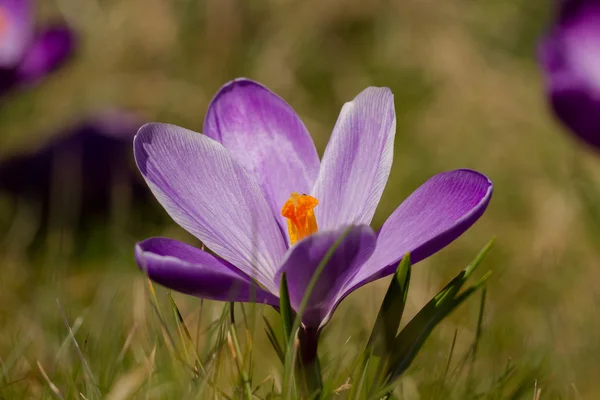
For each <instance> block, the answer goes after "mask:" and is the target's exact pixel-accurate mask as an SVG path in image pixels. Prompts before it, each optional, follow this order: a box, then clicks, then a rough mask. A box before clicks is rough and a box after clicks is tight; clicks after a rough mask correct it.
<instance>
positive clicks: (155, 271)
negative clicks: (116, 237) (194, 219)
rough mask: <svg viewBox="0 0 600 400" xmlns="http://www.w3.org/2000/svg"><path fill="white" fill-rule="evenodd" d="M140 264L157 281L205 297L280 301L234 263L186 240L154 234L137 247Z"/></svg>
mask: <svg viewBox="0 0 600 400" xmlns="http://www.w3.org/2000/svg"><path fill="white" fill-rule="evenodd" d="M135 257H136V260H137V263H138V265H139V267H140V268H141V269H142V270H144V271H145V272H146V273H147V274H148V276H149V277H150V278H151V279H152V280H153V281H154V282H157V283H159V284H161V285H163V286H166V287H168V288H170V289H173V290H177V291H178V292H182V293H186V294H190V295H192V296H197V297H201V298H204V299H211V300H221V301H252V302H257V303H269V304H272V305H277V304H278V299H277V297H276V296H273V295H272V294H271V293H269V292H267V291H265V290H263V289H262V288H261V287H260V286H258V285H257V284H255V283H254V282H252V280H251V279H250V278H249V277H248V276H247V275H245V274H244V273H243V272H241V271H239V270H237V269H236V268H235V267H234V266H233V265H231V264H229V263H228V262H226V261H223V260H220V259H218V258H216V257H214V256H213V255H211V254H209V253H207V252H205V251H202V250H200V249H197V248H195V247H193V246H190V245H188V244H186V243H182V242H179V241H177V240H172V239H167V238H151V239H147V240H145V241H143V242H141V243H138V244H137V245H136V247H135Z"/></svg>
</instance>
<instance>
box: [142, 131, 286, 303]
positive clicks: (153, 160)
mask: <svg viewBox="0 0 600 400" xmlns="http://www.w3.org/2000/svg"><path fill="white" fill-rule="evenodd" d="M134 154H135V159H136V162H137V165H138V168H139V169H140V171H141V172H142V175H143V176H144V179H145V180H146V183H147V184H148V186H149V187H150V189H151V190H152V192H153V193H154V196H155V197H156V198H157V199H158V201H159V202H160V203H161V205H162V206H163V207H164V208H165V210H166V211H167V213H169V215H170V216H171V218H173V220H175V222H177V223H178V224H179V225H181V226H182V227H183V228H184V229H186V230H187V231H188V232H190V233H191V234H193V235H194V236H196V237H197V238H198V239H200V240H201V241H202V242H203V243H204V244H205V245H206V246H208V247H209V248H210V249H211V250H212V251H214V252H215V253H217V254H218V255H219V256H221V257H222V258H223V259H225V260H227V261H228V262H230V263H231V264H233V265H235V266H236V267H238V268H239V269H240V270H242V271H243V272H244V273H246V274H247V275H249V276H252V277H254V278H256V279H258V280H259V281H260V282H261V283H262V284H263V285H265V286H266V287H267V289H269V290H272V291H273V290H277V285H276V284H275V283H274V280H273V278H274V276H275V272H276V270H277V268H278V266H279V265H280V263H281V260H282V259H283V256H284V253H285V249H286V245H285V242H284V239H283V236H282V235H281V231H280V230H279V227H278V225H277V223H276V220H275V218H274V217H273V213H272V212H271V209H270V208H269V205H268V204H267V202H266V201H265V199H264V197H263V195H262V192H261V191H260V188H259V187H258V185H257V184H256V182H255V181H254V180H253V179H252V177H250V176H249V175H248V174H247V173H246V171H245V170H244V168H243V167H242V166H241V165H240V164H239V163H238V162H237V161H236V160H235V159H234V158H233V156H232V155H231V154H230V153H229V152H228V151H227V150H226V149H225V148H224V147H223V146H222V145H221V144H220V143H218V142H216V141H214V140H212V139H210V138H209V137H207V136H205V135H201V134H199V133H196V132H193V131H190V130H187V129H183V128H180V127H177V126H174V125H169V124H147V125H144V126H143V127H141V128H140V130H139V132H138V133H137V135H136V137H135V140H134Z"/></svg>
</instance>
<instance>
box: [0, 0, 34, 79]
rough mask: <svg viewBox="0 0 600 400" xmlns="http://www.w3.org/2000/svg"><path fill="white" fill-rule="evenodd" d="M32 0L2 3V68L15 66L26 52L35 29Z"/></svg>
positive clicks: (0, 55) (0, 22)
mask: <svg viewBox="0 0 600 400" xmlns="http://www.w3.org/2000/svg"><path fill="white" fill-rule="evenodd" d="M31 8H32V6H31V1H30V0H3V1H2V2H1V3H0V68H12V67H14V66H15V65H16V64H17V63H18V62H19V61H20V60H21V58H22V57H23V54H25V50H26V48H27V46H28V44H29V41H30V39H31V35H32V33H33V32H32V29H33V16H32V9H31Z"/></svg>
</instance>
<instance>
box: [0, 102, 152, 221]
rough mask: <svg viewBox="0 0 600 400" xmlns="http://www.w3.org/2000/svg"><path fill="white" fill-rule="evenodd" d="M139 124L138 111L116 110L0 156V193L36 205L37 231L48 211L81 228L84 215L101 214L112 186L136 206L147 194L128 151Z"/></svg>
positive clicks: (109, 199)
mask: <svg viewBox="0 0 600 400" xmlns="http://www.w3.org/2000/svg"><path fill="white" fill-rule="evenodd" d="M141 125H142V123H141V119H140V118H139V116H137V115H135V114H132V113H130V112H126V111H121V110H116V109H108V110H103V111H100V112H96V113H94V114H93V115H90V116H88V117H87V118H85V119H82V120H80V121H77V122H76V123H73V124H72V125H71V126H69V127H67V128H65V129H63V131H62V133H61V134H59V135H56V138H54V139H52V140H50V141H49V142H47V143H45V144H44V145H43V146H41V147H40V148H38V149H35V150H33V151H30V152H26V153H21V154H15V155H12V156H10V157H8V158H6V159H3V160H0V194H8V195H10V196H11V197H14V198H17V199H24V200H26V201H27V202H28V203H32V202H33V203H34V204H37V205H39V209H40V221H41V228H40V230H41V231H43V230H44V228H45V226H46V224H47V223H48V219H49V215H50V213H51V212H52V211H54V212H59V213H60V216H61V218H59V219H60V221H59V222H60V223H65V222H67V221H65V220H69V218H67V217H65V216H64V215H63V214H66V215H68V216H69V217H70V218H74V219H75V221H74V222H77V223H78V224H80V225H82V226H85V227H86V228H87V227H89V223H90V221H89V218H90V217H92V216H102V217H104V218H105V217H106V215H108V214H109V213H110V212H111V206H112V201H113V200H114V195H115V188H120V189H122V190H125V191H127V192H129V193H130V194H131V197H132V199H133V201H134V202H135V203H136V206H139V205H140V203H142V201H143V200H145V199H147V198H148V197H149V193H148V190H147V188H146V187H145V185H144V182H143V181H142V180H141V178H140V177H139V174H138V172H137V171H136V168H135V166H134V160H133V157H132V156H131V143H132V141H133V137H134V135H135V133H136V132H137V130H138V129H139V127H140V126H141ZM57 207H58V209H57ZM51 210H52V211H51ZM84 216H85V218H82V217H84ZM54 217H56V215H55V216H54Z"/></svg>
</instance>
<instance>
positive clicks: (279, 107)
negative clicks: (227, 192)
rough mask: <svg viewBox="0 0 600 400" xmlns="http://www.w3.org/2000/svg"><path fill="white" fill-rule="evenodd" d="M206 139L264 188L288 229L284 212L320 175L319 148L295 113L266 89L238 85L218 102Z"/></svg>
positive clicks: (206, 126)
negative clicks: (294, 196)
mask: <svg viewBox="0 0 600 400" xmlns="http://www.w3.org/2000/svg"><path fill="white" fill-rule="evenodd" d="M204 134H205V135H207V136H209V137H211V138H213V139H214V140H216V141H218V142H220V143H221V144H223V146H225V148H227V150H229V151H230V152H231V154H232V155H233V156H234V157H235V158H236V159H237V161H238V162H239V163H240V164H241V165H242V166H243V167H244V168H245V169H246V171H247V172H248V173H249V174H250V175H251V176H252V177H253V178H254V179H255V180H256V182H258V184H259V186H260V188H261V189H262V191H263V193H264V196H265V199H266V200H267V202H268V203H269V205H270V206H271V209H272V210H273V213H274V214H275V215H276V216H277V220H278V221H279V223H280V225H281V227H282V228H284V227H285V226H286V225H285V219H284V218H283V217H282V216H281V207H282V206H283V204H284V203H285V201H286V200H287V199H288V198H289V197H290V194H291V193H292V192H299V193H309V191H310V189H311V188H312V185H313V183H314V181H315V178H316V176H317V173H318V171H319V157H318V155H317V151H316V149H315V145H314V144H313V141H312V139H311V137H310V134H309V133H308V131H307V130H306V127H305V126H304V124H303V123H302V121H301V120H300V118H299V117H298V115H297V114H296V112H295V111H294V110H293V109H292V107H290V106H289V105H288V104H287V103H286V102H285V101H284V100H283V99H282V98H281V97H279V96H277V95H276V94H275V93H273V92H271V91H270V90H269V89H267V88H266V87H264V86H262V85H260V84H258V83H256V82H253V81H251V80H248V79H236V80H234V81H232V82H229V83H227V84H226V85H224V86H223V87H222V88H221V89H220V90H219V92H218V93H217V94H216V95H215V97H214V98H213V100H212V102H211V104H210V106H209V108H208V113H207V115H206V120H205V122H204Z"/></svg>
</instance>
